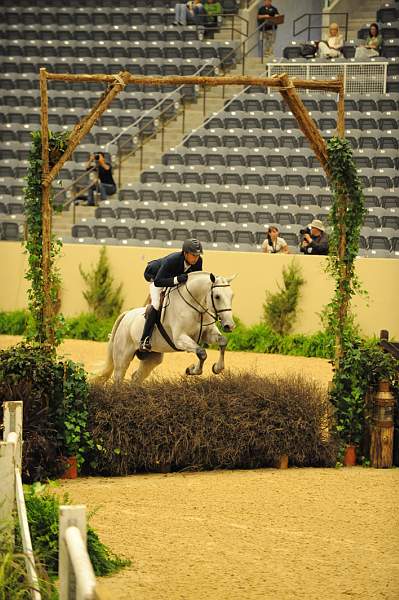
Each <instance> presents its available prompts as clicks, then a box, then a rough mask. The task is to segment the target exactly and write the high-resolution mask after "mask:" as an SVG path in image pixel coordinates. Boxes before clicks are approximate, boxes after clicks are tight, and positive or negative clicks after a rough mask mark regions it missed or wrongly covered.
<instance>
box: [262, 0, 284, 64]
mask: <svg viewBox="0 0 399 600" xmlns="http://www.w3.org/2000/svg"><path fill="white" fill-rule="evenodd" d="M278 14H279V13H278V10H277V8H276V7H275V6H273V5H272V2H271V0H264V5H263V6H261V7H260V8H259V10H258V27H259V26H261V25H262V24H263V25H262V27H261V28H260V30H259V44H258V49H259V56H260V57H261V56H262V54H263V53H265V54H272V53H273V45H274V38H275V33H276V29H277V25H274V23H270V22H269V23H268V21H269V20H270V17H275V16H276V15H278ZM265 50H266V51H265Z"/></svg>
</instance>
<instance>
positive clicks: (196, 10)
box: [173, 0, 205, 26]
mask: <svg viewBox="0 0 399 600" xmlns="http://www.w3.org/2000/svg"><path fill="white" fill-rule="evenodd" d="M204 16H205V9H204V7H203V4H202V2H201V0H192V1H190V2H185V3H182V4H181V3H178V4H176V6H175V21H174V23H173V24H174V25H183V26H185V25H187V24H189V25H201V24H202V21H203V18H204Z"/></svg>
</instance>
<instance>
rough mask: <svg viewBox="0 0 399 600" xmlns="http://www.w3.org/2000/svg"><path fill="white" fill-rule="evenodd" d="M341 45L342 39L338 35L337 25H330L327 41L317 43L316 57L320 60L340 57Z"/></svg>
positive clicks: (342, 43)
mask: <svg viewBox="0 0 399 600" xmlns="http://www.w3.org/2000/svg"><path fill="white" fill-rule="evenodd" d="M343 45H344V38H343V36H342V35H341V34H340V33H339V27H338V25H337V23H331V25H330V28H329V32H328V38H327V40H326V41H325V42H319V48H318V56H319V57H320V58H338V57H339V56H342V54H341V49H342V46H343Z"/></svg>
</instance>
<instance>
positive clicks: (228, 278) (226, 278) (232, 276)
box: [225, 273, 238, 283]
mask: <svg viewBox="0 0 399 600" xmlns="http://www.w3.org/2000/svg"><path fill="white" fill-rule="evenodd" d="M237 275H238V273H234V275H229V276H228V277H225V280H226V281H227V283H231V282H232V281H233V279H235V278H236V277H237Z"/></svg>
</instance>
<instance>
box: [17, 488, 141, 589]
mask: <svg viewBox="0 0 399 600" xmlns="http://www.w3.org/2000/svg"><path fill="white" fill-rule="evenodd" d="M25 501H26V510H27V515H28V522H29V528H30V531H31V536H32V544H33V547H34V548H35V552H37V554H38V556H40V558H41V560H42V562H43V564H44V565H45V567H46V570H47V572H48V573H49V575H50V577H53V578H54V577H56V576H57V572H58V534H59V527H58V518H59V508H60V505H61V504H71V500H70V498H69V496H68V495H67V494H64V495H63V496H59V495H56V494H54V493H53V492H52V491H51V488H50V487H49V486H43V485H40V484H35V485H33V486H25ZM87 550H88V553H89V556H90V560H91V562H92V564H93V569H94V573H95V574H96V575H97V576H103V575H111V574H112V573H116V572H118V571H119V570H120V569H121V568H123V567H125V566H127V565H129V564H130V561H128V560H126V559H123V558H119V557H118V556H116V555H115V554H114V553H113V552H112V551H111V550H110V549H109V548H108V547H107V546H105V545H104V544H103V543H102V542H101V541H100V539H99V537H98V534H97V533H96V532H95V530H94V529H93V528H92V527H91V526H90V525H89V526H88V528H87Z"/></svg>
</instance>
